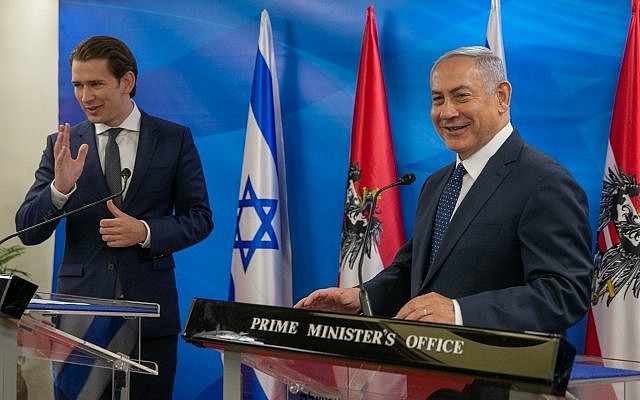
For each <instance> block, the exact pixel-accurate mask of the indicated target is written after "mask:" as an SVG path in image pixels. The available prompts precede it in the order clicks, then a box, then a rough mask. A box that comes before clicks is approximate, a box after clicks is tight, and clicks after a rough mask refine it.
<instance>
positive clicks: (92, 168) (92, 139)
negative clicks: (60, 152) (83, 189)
mask: <svg viewBox="0 0 640 400" xmlns="http://www.w3.org/2000/svg"><path fill="white" fill-rule="evenodd" d="M76 132H77V136H76V137H77V142H76V143H75V144H74V145H72V147H73V154H78V148H80V145H82V144H87V145H88V146H89V151H88V152H87V158H86V159H85V161H84V167H83V169H82V174H83V175H84V176H86V177H87V180H88V181H90V183H91V184H90V185H87V187H91V188H93V189H95V192H96V194H97V197H106V196H108V195H109V188H108V187H107V181H106V180H105V177H104V172H103V171H102V166H100V157H99V156H98V144H97V142H96V134H95V129H94V126H93V124H92V123H90V122H84V123H82V124H80V125H78V127H77V131H76ZM72 137H73V136H72Z"/></svg>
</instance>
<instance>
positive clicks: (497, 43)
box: [485, 0, 507, 78]
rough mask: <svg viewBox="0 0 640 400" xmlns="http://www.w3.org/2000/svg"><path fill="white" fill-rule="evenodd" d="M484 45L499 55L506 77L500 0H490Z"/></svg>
mask: <svg viewBox="0 0 640 400" xmlns="http://www.w3.org/2000/svg"><path fill="white" fill-rule="evenodd" d="M485 47H487V48H488V49H490V50H491V51H493V54H495V55H497V56H498V57H500V59H501V60H502V64H503V65H504V76H505V78H506V77H507V63H506V60H505V58H504V46H503V45H502V17H501V16H500V0H491V11H490V12H489V22H488V23H487V41H486V44H485Z"/></svg>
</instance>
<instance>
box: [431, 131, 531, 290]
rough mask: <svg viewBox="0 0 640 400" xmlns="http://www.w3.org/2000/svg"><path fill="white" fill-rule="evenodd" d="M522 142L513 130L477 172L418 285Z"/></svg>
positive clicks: (470, 218) (501, 176)
mask: <svg viewBox="0 0 640 400" xmlns="http://www.w3.org/2000/svg"><path fill="white" fill-rule="evenodd" d="M523 145H524V142H523V141H522V139H521V138H520V136H519V135H518V133H517V132H516V131H515V130H514V132H513V133H512V134H511V136H510V137H509V138H508V139H507V141H506V142H505V143H504V144H503V145H502V146H501V147H500V149H498V151H497V152H496V154H494V155H493V157H491V158H490V159H489V162H488V163H487V165H486V166H485V167H484V169H483V170H482V172H481V173H480V176H478V179H477V180H476V182H475V183H474V184H473V186H472V187H471V190H469V192H468V193H467V195H466V196H465V198H464V200H462V202H461V203H460V206H459V207H458V209H457V210H456V213H455V214H454V215H453V218H452V219H451V222H450V223H449V227H448V228H447V232H446V233H445V236H444V238H443V240H442V244H441V246H440V250H439V251H438V255H437V256H436V259H435V260H434V262H433V265H432V266H431V267H430V268H429V270H428V271H427V276H426V277H425V279H424V281H423V282H422V285H421V287H424V286H425V285H426V284H427V282H429V280H430V279H431V278H432V277H433V276H434V275H435V273H436V272H437V271H438V270H439V269H440V267H442V265H443V264H444V262H445V260H446V259H447V257H448V256H449V254H450V253H451V251H452V250H453V249H454V248H455V246H456V245H457V243H458V241H459V240H460V237H461V236H462V234H463V233H464V232H465V230H466V229H467V227H468V226H469V224H471V222H472V221H473V219H474V218H475V217H476V215H478V213H479V212H481V210H482V207H483V206H484V205H485V203H486V202H487V201H488V200H489V199H490V198H491V196H492V195H493V193H494V192H495V191H496V189H497V188H498V186H500V184H501V183H502V181H503V180H504V179H505V178H506V177H507V175H508V174H509V172H510V171H511V168H512V165H513V162H514V161H515V160H517V158H518V157H519V155H520V151H521V149H522V146H523ZM441 191H442V190H440V191H438V192H437V193H438V196H439V195H440V192H441ZM435 203H437V202H435ZM430 238H431V236H429V240H430ZM422 262H428V259H425V260H422ZM422 265H426V264H422Z"/></svg>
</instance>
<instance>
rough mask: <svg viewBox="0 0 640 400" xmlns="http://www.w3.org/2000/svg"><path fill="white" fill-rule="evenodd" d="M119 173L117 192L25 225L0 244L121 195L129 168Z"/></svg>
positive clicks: (125, 184) (127, 178) (128, 175)
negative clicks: (118, 188) (36, 222)
mask: <svg viewBox="0 0 640 400" xmlns="http://www.w3.org/2000/svg"><path fill="white" fill-rule="evenodd" d="M120 175H121V176H122V178H123V179H124V184H123V185H122V190H121V191H119V192H118V193H115V194H112V195H110V196H108V197H105V198H103V199H100V200H96V201H94V202H93V203H89V204H86V205H84V206H82V207H80V208H76V209H75V210H71V211H69V212H64V213H62V214H60V215H58V216H57V217H53V218H51V219H45V220H44V221H42V222H40V223H38V224H35V225H31V226H28V227H26V228H24V229H21V230H19V231H17V232H15V233H12V234H11V235H9V236H6V237H4V238H2V239H1V240H0V245H1V244H2V243H4V242H6V241H7V240H9V239H12V238H14V237H16V236H20V235H22V234H23V233H27V232H30V231H32V230H34V229H37V228H40V227H41V226H44V225H47V224H50V223H52V222H56V221H59V220H61V219H62V218H64V217H68V216H69V215H73V214H76V213H79V212H80V211H84V210H86V209H87V208H91V207H93V206H97V205H98V204H100V203H106V202H107V201H109V200H111V199H115V198H116V197H118V196H121V195H122V194H123V193H124V192H125V190H127V182H128V181H129V177H130V176H131V171H130V170H129V168H125V169H123V170H122V172H121V174H120Z"/></svg>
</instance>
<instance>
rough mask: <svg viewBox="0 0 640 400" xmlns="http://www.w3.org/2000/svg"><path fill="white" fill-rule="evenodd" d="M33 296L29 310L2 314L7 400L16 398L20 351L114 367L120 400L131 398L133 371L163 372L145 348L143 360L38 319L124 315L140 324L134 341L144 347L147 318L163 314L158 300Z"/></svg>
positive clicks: (114, 384) (3, 387) (28, 302)
mask: <svg viewBox="0 0 640 400" xmlns="http://www.w3.org/2000/svg"><path fill="white" fill-rule="evenodd" d="M14 278H15V277H14ZM33 290H34V291H35V288H34V289H33ZM32 296H33V292H32V293H31V295H29V296H28V298H27V300H26V302H25V307H23V312H24V314H22V313H20V314H16V313H13V315H3V314H1V313H0V336H1V337H2V338H3V341H2V346H3V351H2V364H1V365H2V366H3V369H2V370H0V373H1V375H0V376H1V377H2V385H1V386H0V394H2V396H1V398H2V399H9V400H11V399H15V398H16V358H17V356H18V355H20V356H24V357H27V358H37V359H43V360H50V361H54V362H60V363H64V364H74V365H81V366H86V367H87V368H89V367H95V368H100V369H107V370H110V371H111V378H112V379H111V382H112V396H113V398H118V399H120V400H127V399H128V398H129V382H130V374H131V373H144V374H152V375H157V374H158V366H157V365H156V364H155V363H153V362H149V361H144V360H142V359H141V357H140V356H141V351H140V347H138V351H137V354H138V358H135V359H131V358H130V357H129V356H128V355H127V354H123V353H120V352H113V351H109V350H107V349H106V348H103V347H101V346H98V345H96V344H94V343H91V342H89V341H86V340H83V339H81V338H79V337H76V336H74V335H72V334H70V333H68V332H65V331H63V330H60V329H58V328H56V327H54V326H53V325H52V324H50V323H48V322H47V321H45V320H40V319H38V318H36V317H40V316H50V315H56V316H60V315H66V316H77V317H81V316H86V317H96V316H99V317H117V318H124V319H127V320H128V321H129V322H131V323H132V324H133V325H137V338H133V340H135V341H136V342H137V344H138V346H140V327H141V318H154V317H159V316H160V306H159V305H158V304H155V303H142V302H134V301H126V300H111V299H97V298H88V297H78V296H71V295H63V294H55V293H37V294H36V295H35V296H33V298H32ZM23 300H24V299H23ZM3 317H4V318H3Z"/></svg>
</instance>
